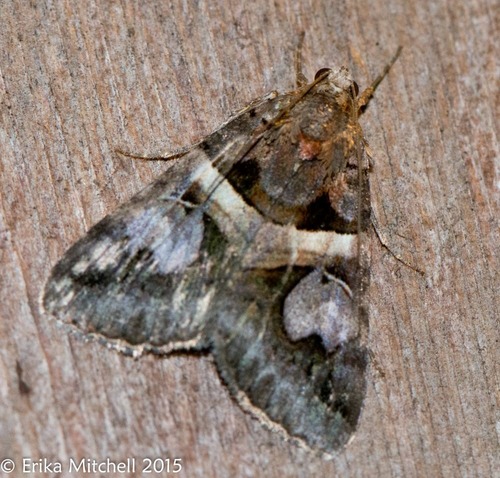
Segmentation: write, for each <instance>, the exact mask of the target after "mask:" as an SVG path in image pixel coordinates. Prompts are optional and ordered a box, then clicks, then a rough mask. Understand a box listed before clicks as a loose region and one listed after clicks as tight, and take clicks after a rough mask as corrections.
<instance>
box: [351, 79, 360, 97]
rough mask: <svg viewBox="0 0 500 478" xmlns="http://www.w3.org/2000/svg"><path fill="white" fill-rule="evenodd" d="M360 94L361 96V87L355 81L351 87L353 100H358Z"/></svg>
mask: <svg viewBox="0 0 500 478" xmlns="http://www.w3.org/2000/svg"><path fill="white" fill-rule="evenodd" d="M358 94H359V86H358V84H357V83H356V82H355V81H353V82H352V86H351V95H352V97H353V98H356V96H358Z"/></svg>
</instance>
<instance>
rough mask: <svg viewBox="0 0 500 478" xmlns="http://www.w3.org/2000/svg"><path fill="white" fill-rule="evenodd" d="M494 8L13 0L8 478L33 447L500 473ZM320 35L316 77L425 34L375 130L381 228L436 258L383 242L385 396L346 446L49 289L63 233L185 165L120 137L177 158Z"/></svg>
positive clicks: (368, 65)
mask: <svg viewBox="0 0 500 478" xmlns="http://www.w3.org/2000/svg"><path fill="white" fill-rule="evenodd" d="M497 6H498V5H496V2H495V1H494V0H485V1H478V0H471V1H469V2H446V1H445V0H422V1H420V2H407V1H404V0H395V1H389V2H383V1H381V0H374V1H371V2H367V1H364V2H363V1H361V0H357V1H354V2H341V1H338V0H334V1H328V0H323V1H321V0H317V1H316V0H310V1H308V2H295V1H292V0H289V1H284V0H278V1H276V2H271V3H270V2H264V1H262V0H257V1H256V2H252V3H251V4H250V3H248V4H247V5H246V6H245V4H244V3H243V2H236V1H234V0H225V1H223V2H207V1H201V2H197V1H194V0H187V1H173V2H161V3H160V2H140V1H130V2H125V1H107V2H93V1H74V0H66V1H62V2H48V1H39V2H22V1H18V2H12V1H9V0H3V1H2V2H0V18H2V28H1V29H0V115H1V116H0V151H1V169H0V181H1V182H0V187H1V193H0V194H1V196H0V268H1V275H0V285H1V287H0V318H1V321H0V343H1V347H0V460H1V459H3V458H4V457H10V458H12V459H13V460H15V462H16V464H17V466H18V468H17V470H16V472H19V474H18V475H15V474H14V475H11V476H30V475H28V474H25V475H23V474H21V471H22V458H23V457H29V458H31V459H32V460H35V461H36V460H38V459H41V458H47V459H48V460H49V461H53V462H55V461H59V462H61V463H62V465H63V469H66V470H67V466H68V463H69V458H70V457H73V458H77V459H81V458H89V459H95V460H98V461H100V460H103V459H105V458H107V457H108V458H110V459H111V460H113V461H118V460H123V459H126V458H131V457H135V458H136V459H137V463H138V467H140V465H141V464H142V459H143V458H144V457H153V458H156V457H160V458H162V457H163V458H181V459H182V462H183V466H184V470H183V473H182V474H180V475H179V476H189V477H202V476H203V477H210V476H214V477H215V476H217V477H235V476H236V477H240V476H267V477H283V476H286V477H301V476H349V477H365V476H366V477H368V476H370V477H372V476H382V477H386V476H391V477H392V476H394V477H399V476H401V477H403V476H404V477H421V476H433V477H457V476H467V477H472V476H478V477H479V476H480V477H490V476H500V472H499V470H500V458H499V457H500V447H499V431H498V430H499V428H500V426H499V425H498V424H499V423H500V422H499V416H498V410H499V403H498V402H499V400H500V392H499V383H500V380H499V378H500V377H499V366H498V364H499V358H500V357H499V352H498V350H499V338H500V337H499V335H500V334H499V315H498V310H499V309H500V303H499V293H498V291H499V287H500V280H499V261H498V257H499V252H500V251H499V244H500V237H499V236H500V233H499V223H498V218H499V217H500V207H499V202H500V198H499V196H500V195H499V184H500V182H499V169H500V168H499V166H500V164H499V147H498V140H497V134H498V122H497V121H498V117H499V115H498V101H497V99H498V52H497V51H495V46H494V45H495V40H494V38H495V36H498V31H499V28H498V27H499V18H498V10H496V11H495V8H496V7H497ZM300 31H305V32H306V40H305V49H304V54H305V68H306V72H307V74H308V76H309V77H311V76H312V75H313V74H314V72H315V71H316V70H317V69H319V68H321V67H325V66H339V65H342V64H344V65H346V66H349V67H350V68H351V69H352V71H353V75H354V77H355V78H356V79H357V82H358V83H359V84H360V85H366V84H367V83H368V81H369V79H370V78H373V77H374V75H375V74H377V73H378V72H379V70H380V69H381V67H382V65H383V64H385V62H386V61H387V60H388V59H389V58H390V56H391V55H392V54H393V53H394V51H395V50H396V48H397V46H398V45H402V46H403V47H404V50H403V54H402V56H401V58H400V59H399V60H398V62H397V64H396V65H395V66H394V69H393V70H392V71H391V73H390V75H389V77H388V78H387V79H386V80H385V81H384V83H383V84H382V85H381V87H380V89H379V91H378V92H377V94H376V98H375V100H374V101H373V102H372V104H371V105H370V107H369V109H368V111H367V112H366V114H365V115H364V118H363V120H362V124H363V126H364V129H365V134H366V138H367V140H368V141H369V143H370V148H371V151H372V153H373V157H374V167H373V171H372V175H371V180H372V190H373V205H374V213H375V215H376V217H377V220H378V222H379V223H380V225H381V231H382V233H383V234H384V235H385V238H386V239H387V242H388V246H389V247H390V248H391V250H393V251H395V252H396V253H398V254H401V255H402V256H403V257H404V258H405V259H407V260H408V261H412V262H413V263H415V264H417V265H418V266H419V267H420V268H422V269H424V270H425V277H421V276H420V275H419V274H417V273H415V272H414V271H413V270H411V269H410V268H408V267H405V266H402V265H401V263H399V262H398V261H396V260H394V258H393V256H392V255H391V254H389V253H388V252H387V249H386V248H384V247H383V246H382V245H381V243H380V242H379V241H378V240H377V239H376V237H375V236H374V238H373V241H372V256H373V267H372V277H371V280H372V286H371V301H372V307H371V313H370V324H371V339H370V343H371V348H372V350H373V366H372V367H371V372H370V377H369V384H370V385H369V390H368V396H367V399H366V403H365V407H364V411H363V415H362V418H361V421H360V424H359V429H358V432H357V434H356V436H355V439H354V440H353V442H352V443H350V445H349V446H348V447H346V448H345V449H344V450H341V451H340V452H339V453H338V455H337V456H336V457H335V458H334V459H333V460H332V461H324V460H322V459H321V458H318V457H316V456H314V455H312V454H310V453H307V452H305V451H303V450H300V449H299V448H297V447H296V446H294V445H291V444H289V443H286V442H285V441H283V440H282V439H281V437H279V436H277V435H275V434H274V433H272V432H270V431H268V430H266V429H264V428H263V427H262V426H261V425H260V424H259V423H258V422H257V421H255V420H254V419H252V418H251V417H250V416H248V415H246V414H245V413H244V412H242V411H241V410H240V409H239V408H238V406H237V405H236V404H235V403H234V402H233V401H232V400H231V399H230V397H229V395H228V393H227V391H226V390H225V388H224V387H223V386H222V385H221V383H220V380H219V378H218V376H217V373H216V371H215V368H214V366H213V364H212V363H211V361H210V359H209V357H207V356H203V357H192V356H189V355H178V356H174V357H170V358H167V359H156V358H154V357H144V358H142V359H140V360H133V359H131V358H126V357H123V356H121V355H119V354H118V353H116V352H113V351H110V350H107V349H106V348H105V347H102V346H100V345H98V344H96V343H84V342H82V341H79V340H76V339H74V338H72V337H69V336H68V335H67V334H66V333H65V332H63V331H61V330H60V329H59V328H58V327H57V325H56V324H55V323H54V322H53V321H51V320H49V319H48V318H47V317H45V316H43V315H42V314H41V313H40V311H39V305H38V304H39V295H40V292H41V289H42V287H43V284H44V281H45V279H46V277H47V275H48V273H49V271H50V269H51V267H52V266H53V265H54V264H55V262H56V261H57V259H58V258H59V257H60V256H61V255H62V254H63V252H64V251H65V250H66V248H67V247H68V246H69V245H70V244H71V243H72V242H73V241H74V240H76V239H77V238H78V237H80V236H81V235H82V234H83V233H84V231H85V230H86V229H87V228H89V227H90V226H91V225H92V224H94V223H95V222H97V221H98V220H99V219H100V218H102V217H103V216H104V215H105V214H106V213H108V212H111V211H112V210H113V209H114V208H115V207H116V206H117V205H118V204H119V203H121V202H123V201H125V200H126V199H127V198H129V197H131V196H132V195H133V194H134V193H135V192H137V191H139V190H140V189H141V188H142V187H143V186H144V185H146V184H147V183H149V182H150V181H152V180H153V179H154V177H155V176H156V175H158V173H159V172H160V171H161V170H162V169H164V168H165V167H166V165H165V164H152V163H140V162H134V161H131V160H129V159H127V158H123V157H120V156H119V155H117V154H115V153H114V150H115V148H117V147H119V148H121V149H126V150H130V151H133V152H137V153H142V152H149V153H157V152H161V151H165V150H173V149H175V148H177V147H181V146H184V145H186V144H189V143H191V142H194V141H196V140H199V139H200V138H202V137H203V136H204V135H205V134H207V133H209V132H210V131H212V130H213V129H215V128H216V127H217V126H218V125H219V124H220V123H221V122H222V121H223V120H224V119H226V118H227V117H228V116H229V114H230V113H231V112H233V111H235V110H237V109H238V108H240V107H242V106H244V105H245V104H246V103H247V102H249V101H250V100H252V99H253V98H255V97H257V96H259V95H262V94H264V93H265V92H267V91H269V90H272V89H279V90H280V91H284V90H287V89H289V88H291V87H293V83H294V71H293V52H294V45H295V44H296V42H297V38H298V35H299V32H300ZM16 364H17V365H16ZM32 469H33V468H32ZM31 476H49V474H46V475H45V474H43V473H38V474H36V473H34V474H32V475H31ZM63 476H79V475H78V474H69V473H66V474H64V475H63ZM106 476H114V475H112V474H110V475H106ZM121 476H134V474H133V473H129V474H124V475H121ZM138 476H139V475H138Z"/></svg>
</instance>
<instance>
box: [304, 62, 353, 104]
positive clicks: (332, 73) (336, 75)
mask: <svg viewBox="0 0 500 478" xmlns="http://www.w3.org/2000/svg"><path fill="white" fill-rule="evenodd" d="M314 81H315V82H316V81H317V82H318V85H320V88H321V86H323V85H324V87H326V88H328V89H330V90H331V91H332V92H333V93H334V94H338V95H342V94H345V93H348V94H349V96H351V97H353V98H356V97H357V96H358V93H359V87H358V84H357V83H356V82H355V81H354V80H353V79H352V78H351V75H350V73H349V70H348V69H347V68H346V67H345V66H341V67H340V68H338V69H336V70H332V69H331V68H322V69H321V70H319V71H318V72H317V73H316V75H315V76H314Z"/></svg>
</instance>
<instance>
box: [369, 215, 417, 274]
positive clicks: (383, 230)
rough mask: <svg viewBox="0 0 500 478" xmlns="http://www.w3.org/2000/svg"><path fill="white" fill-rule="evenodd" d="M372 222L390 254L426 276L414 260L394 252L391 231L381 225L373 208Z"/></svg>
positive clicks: (381, 242) (379, 238)
mask: <svg viewBox="0 0 500 478" xmlns="http://www.w3.org/2000/svg"><path fill="white" fill-rule="evenodd" d="M371 223H372V226H373V230H374V231H375V234H376V235H377V238H378V240H379V241H380V244H382V247H384V248H385V249H387V251H389V254H391V256H392V257H394V259H396V260H397V261H399V262H401V264H404V265H405V266H406V267H409V268H410V269H412V270H414V271H415V272H418V273H419V274H420V275H422V276H425V272H424V271H423V270H422V269H420V268H419V267H418V266H416V265H415V264H413V263H412V261H408V260H406V259H404V258H403V256H402V255H401V254H399V253H397V252H394V251H393V249H392V247H391V246H390V240H389V239H388V237H389V233H387V232H386V231H387V228H383V227H381V226H380V225H379V222H378V219H377V216H376V214H375V212H374V210H373V209H372V213H371Z"/></svg>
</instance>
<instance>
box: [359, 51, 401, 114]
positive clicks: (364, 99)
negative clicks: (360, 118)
mask: <svg viewBox="0 0 500 478" xmlns="http://www.w3.org/2000/svg"><path fill="white" fill-rule="evenodd" d="M402 49H403V47H402V46H400V47H399V48H398V49H397V51H396V54H395V55H394V56H393V57H392V58H391V60H390V61H389V63H387V65H385V68H384V69H383V71H382V73H380V75H378V76H377V78H375V80H373V82H372V84H371V85H370V86H369V87H368V88H366V90H364V91H363V92H362V93H361V94H360V95H359V97H358V111H361V110H362V108H364V107H365V106H366V105H367V104H368V102H369V101H370V98H371V97H372V96H373V93H375V90H376V89H377V87H378V85H380V83H381V82H382V80H383V79H384V78H385V77H386V75H387V73H389V70H390V69H391V67H392V65H394V63H395V62H396V60H397V59H398V57H399V55H400V54H401V50H402Z"/></svg>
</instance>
